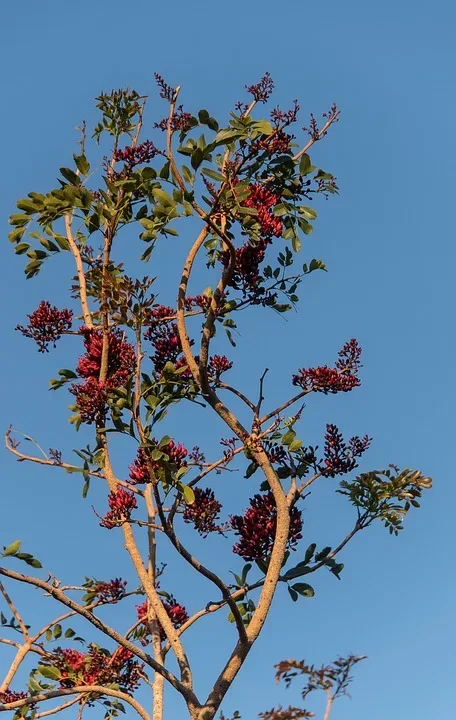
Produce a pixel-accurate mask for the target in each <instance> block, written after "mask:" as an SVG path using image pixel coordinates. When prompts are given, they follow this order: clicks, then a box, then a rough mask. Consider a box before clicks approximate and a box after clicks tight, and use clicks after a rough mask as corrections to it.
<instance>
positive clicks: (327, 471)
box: [319, 425, 372, 477]
mask: <svg viewBox="0 0 456 720" xmlns="http://www.w3.org/2000/svg"><path fill="white" fill-rule="evenodd" d="M371 442H372V438H370V437H368V436H367V435H364V437H362V438H360V437H358V436H355V437H352V438H350V440H349V441H348V443H346V442H345V440H344V438H343V435H342V433H341V432H340V430H339V428H338V427H337V425H327V426H326V434H325V459H324V462H323V463H322V465H320V467H319V471H320V472H321V474H322V475H324V476H325V477H335V476H336V475H344V474H345V473H348V472H351V471H352V470H354V469H355V468H356V467H358V463H357V461H356V458H357V457H360V456H361V455H362V454H363V453H364V452H365V451H366V450H367V448H368V447H369V445H370V444H371Z"/></svg>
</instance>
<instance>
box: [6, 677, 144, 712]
mask: <svg viewBox="0 0 456 720" xmlns="http://www.w3.org/2000/svg"><path fill="white" fill-rule="evenodd" d="M89 693H98V694H100V695H108V696H109V697H115V698H117V699H118V700H123V702H126V703H128V705H131V707H132V708H134V710H136V712H137V713H138V715H139V716H140V717H141V718H142V719H143V720H150V718H149V716H148V714H147V713H146V711H145V710H144V708H143V707H142V705H140V703H139V702H138V701H137V700H135V698H134V697H132V696H131V695H128V694H127V693H124V692H121V691H120V690H113V689H112V688H106V687H103V685H76V686H75V687H72V688H59V690H51V691H50V692H43V693H39V694H37V695H30V697H26V698H22V699H21V700H15V701H14V702H10V703H0V712H2V711H4V710H16V709H17V708H21V707H24V706H26V705H35V704H36V703H39V702H44V701H45V700H53V699H54V698H59V697H64V696H65V695H81V696H82V697H85V696H87V695H88V694H89Z"/></svg>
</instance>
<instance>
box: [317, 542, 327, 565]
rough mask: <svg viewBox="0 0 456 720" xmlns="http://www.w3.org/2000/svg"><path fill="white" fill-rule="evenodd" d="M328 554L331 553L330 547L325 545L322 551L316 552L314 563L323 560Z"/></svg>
mask: <svg viewBox="0 0 456 720" xmlns="http://www.w3.org/2000/svg"><path fill="white" fill-rule="evenodd" d="M330 552H331V547H330V546H329V545H327V546H326V547H324V548H323V550H320V552H318V553H317V554H316V555H315V562H320V561H321V560H324V559H325V557H327V556H328V555H329V553H330Z"/></svg>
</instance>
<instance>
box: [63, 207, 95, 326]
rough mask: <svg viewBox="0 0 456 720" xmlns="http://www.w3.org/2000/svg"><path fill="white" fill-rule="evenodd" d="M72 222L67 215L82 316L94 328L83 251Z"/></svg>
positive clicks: (66, 228) (68, 238) (69, 240)
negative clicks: (88, 298)
mask: <svg viewBox="0 0 456 720" xmlns="http://www.w3.org/2000/svg"><path fill="white" fill-rule="evenodd" d="M71 223H72V217H71V215H70V214H68V215H65V230H66V237H67V240H68V244H69V246H70V250H71V253H72V255H73V257H74V261H75V263H76V270H77V274H78V282H79V297H80V300H81V309H82V316H83V318H84V323H85V325H86V327H88V328H92V327H93V322H92V315H91V314H90V310H89V304H88V301H87V284H86V279H85V274H84V268H83V265H82V258H81V253H80V252H79V248H78V245H77V243H76V241H75V239H74V237H73V233H72V230H71Z"/></svg>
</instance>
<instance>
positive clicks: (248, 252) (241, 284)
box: [221, 239, 270, 292]
mask: <svg viewBox="0 0 456 720" xmlns="http://www.w3.org/2000/svg"><path fill="white" fill-rule="evenodd" d="M269 242H270V241H269V240H265V239H264V240H260V241H259V242H257V243H255V245H250V244H249V243H246V244H245V245H243V246H242V247H240V248H236V263H235V266H234V268H233V272H232V275H231V280H230V282H229V285H230V286H231V287H233V288H235V289H236V290H243V291H244V292H247V291H249V290H250V291H257V290H258V289H259V288H258V281H259V279H260V273H259V266H260V264H261V263H262V262H263V260H264V256H265V253H266V248H267V246H268V245H269ZM221 260H222V263H223V264H224V265H225V267H226V266H227V265H228V263H229V261H230V254H229V252H228V251H227V252H224V253H223V255H222V258H221Z"/></svg>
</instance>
